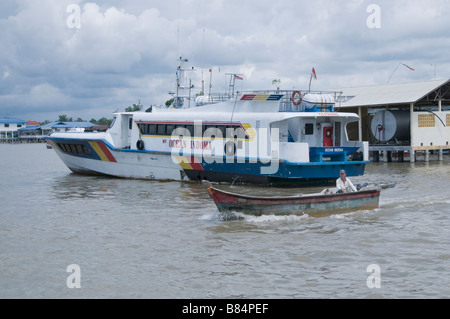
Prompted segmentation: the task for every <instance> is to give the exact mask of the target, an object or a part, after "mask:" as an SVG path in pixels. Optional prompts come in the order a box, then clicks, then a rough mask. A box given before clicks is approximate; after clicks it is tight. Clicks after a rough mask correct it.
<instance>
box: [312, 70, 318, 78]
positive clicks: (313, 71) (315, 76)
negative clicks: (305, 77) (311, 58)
mask: <svg viewBox="0 0 450 319" xmlns="http://www.w3.org/2000/svg"><path fill="white" fill-rule="evenodd" d="M312 74H313V75H314V78H315V79H316V80H317V74H316V69H315V68H313V69H312Z"/></svg>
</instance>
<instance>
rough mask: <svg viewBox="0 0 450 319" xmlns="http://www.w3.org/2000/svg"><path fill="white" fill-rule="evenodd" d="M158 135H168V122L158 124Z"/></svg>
mask: <svg viewBox="0 0 450 319" xmlns="http://www.w3.org/2000/svg"><path fill="white" fill-rule="evenodd" d="M156 135H166V124H157V125H156Z"/></svg>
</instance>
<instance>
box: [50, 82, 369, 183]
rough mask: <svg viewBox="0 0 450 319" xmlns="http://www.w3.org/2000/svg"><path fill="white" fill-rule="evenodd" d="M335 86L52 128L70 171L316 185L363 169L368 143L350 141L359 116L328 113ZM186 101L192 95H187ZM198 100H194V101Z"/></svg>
mask: <svg viewBox="0 0 450 319" xmlns="http://www.w3.org/2000/svg"><path fill="white" fill-rule="evenodd" d="M338 97H339V92H315V93H312V92H309V91H300V90H293V91H280V90H277V91H257V92H238V93H233V94H229V95H227V96H226V98H224V96H222V97H221V98H215V97H212V96H207V97H205V96H202V97H201V98H198V97H197V99H196V100H197V103H195V102H192V105H188V104H190V103H184V104H182V103H178V102H179V101H180V99H179V97H178V96H177V97H176V98H175V102H174V105H173V106H172V107H170V108H167V109H158V108H154V109H152V110H151V111H150V110H148V111H146V112H119V113H115V114H114V122H113V124H112V125H111V127H110V128H109V130H107V131H106V132H104V133H77V132H73V133H72V132H68V133H53V134H52V135H51V136H50V137H49V138H48V141H49V142H50V143H51V145H52V146H53V149H54V150H55V151H56V152H57V154H58V155H59V157H60V158H61V159H62V160H63V162H64V163H65V164H66V165H67V166H68V168H69V169H70V170H72V171H73V172H75V173H83V174H103V175H110V176H117V177H124V178H137V179H151V180H172V181H202V180H209V181H212V182H227V183H243V184H246V183H251V184H264V185H298V186H302V185H303V186H310V185H324V184H330V183H334V182H335V180H336V178H338V175H339V171H340V170H341V169H345V170H346V171H347V176H359V175H363V174H364V169H365V165H366V164H367V163H368V162H369V161H368V159H369V154H368V143H367V142H360V141H350V140H349V139H348V135H347V125H348V124H349V123H352V122H356V121H358V120H359V116H358V115H357V114H353V113H343V112H336V111H335V110H334V105H335V101H336V100H338ZM189 101H193V100H189ZM198 105H201V106H198Z"/></svg>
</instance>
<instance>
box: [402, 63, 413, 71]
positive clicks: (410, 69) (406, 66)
mask: <svg viewBox="0 0 450 319" xmlns="http://www.w3.org/2000/svg"><path fill="white" fill-rule="evenodd" d="M402 64H403V65H404V66H406V67H407V68H408V69H410V70H411V71H415V70H414V69H413V68H412V67H410V66H407V65H406V64H405V63H402Z"/></svg>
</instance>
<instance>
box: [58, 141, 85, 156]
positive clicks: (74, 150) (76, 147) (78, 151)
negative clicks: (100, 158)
mask: <svg viewBox="0 0 450 319" xmlns="http://www.w3.org/2000/svg"><path fill="white" fill-rule="evenodd" d="M58 146H59V148H60V149H61V150H62V151H63V152H65V153H70V154H75V155H86V156H90V155H92V153H91V150H90V149H89V148H88V147H87V146H86V145H82V144H63V143H58Z"/></svg>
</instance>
